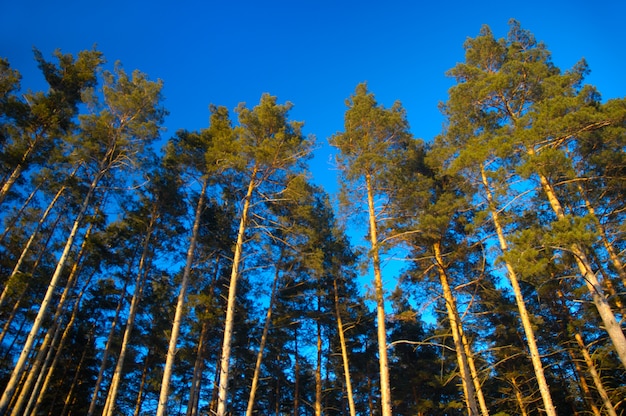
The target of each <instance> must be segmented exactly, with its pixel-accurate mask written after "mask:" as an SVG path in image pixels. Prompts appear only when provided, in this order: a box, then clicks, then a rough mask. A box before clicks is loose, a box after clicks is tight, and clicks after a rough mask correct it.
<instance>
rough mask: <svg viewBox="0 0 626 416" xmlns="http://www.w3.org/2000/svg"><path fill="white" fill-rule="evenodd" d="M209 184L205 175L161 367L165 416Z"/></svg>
mask: <svg viewBox="0 0 626 416" xmlns="http://www.w3.org/2000/svg"><path fill="white" fill-rule="evenodd" d="M208 184H209V178H208V177H205V178H204V180H203V181H202V190H201V191H200V196H199V197H198V204H197V206H196V212H195V216H194V221H193V229H192V232H191V241H190V242H189V249H188V250H187V262H186V263H185V269H184V271H183V278H182V281H181V282H180V292H179V293H178V301H177V303H176V313H175V315H174V322H173V324H172V333H171V335H170V342H169V346H168V349H167V359H166V361H165V368H164V369H163V381H162V382H161V392H160V394H159V404H158V406H157V413H156V414H157V416H165V414H166V411H167V399H168V396H169V388H170V380H171V378H172V369H173V366H174V358H175V356H176V344H177V341H178V334H179V332H180V326H181V323H182V320H183V311H184V306H185V296H186V292H187V286H188V284H189V276H190V274H191V266H192V265H193V258H194V252H195V251H196V242H197V239H198V230H199V228H200V218H201V216H202V215H201V214H202V209H203V207H204V198H205V195H206V190H207V187H208Z"/></svg>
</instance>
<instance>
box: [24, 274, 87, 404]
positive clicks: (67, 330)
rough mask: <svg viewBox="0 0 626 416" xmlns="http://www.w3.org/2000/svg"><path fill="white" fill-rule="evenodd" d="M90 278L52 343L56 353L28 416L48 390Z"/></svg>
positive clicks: (40, 402)
mask: <svg viewBox="0 0 626 416" xmlns="http://www.w3.org/2000/svg"><path fill="white" fill-rule="evenodd" d="M92 278H93V274H92V275H90V276H89V278H88V279H87V280H86V282H85V283H84V284H83V288H82V290H81V291H80V292H79V293H78V295H77V296H76V299H75V301H74V307H73V308H72V314H71V316H70V319H69V321H68V322H67V324H66V325H65V329H64V330H63V334H62V335H61V339H60V340H59V343H58V345H56V346H54V344H53V347H56V353H55V354H54V359H53V360H52V363H51V364H50V366H49V367H48V370H47V373H46V378H45V380H44V382H43V385H42V386H41V389H40V390H39V395H38V397H37V401H36V402H35V406H34V407H33V409H32V411H31V414H30V416H35V415H37V413H38V409H39V408H40V407H41V404H42V403H43V399H44V396H45V393H46V392H47V391H48V386H49V385H50V382H51V381H52V376H53V375H54V371H55V369H56V366H57V363H58V361H59V359H60V357H61V353H62V351H63V348H64V346H65V342H66V341H67V339H68V337H69V334H70V331H71V329H72V327H73V326H74V323H75V322H76V316H77V314H78V311H79V308H80V301H81V299H82V297H83V296H84V294H85V292H86V290H87V288H88V287H89V284H90V282H91V279H92Z"/></svg>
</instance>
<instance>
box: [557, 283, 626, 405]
mask: <svg viewBox="0 0 626 416" xmlns="http://www.w3.org/2000/svg"><path fill="white" fill-rule="evenodd" d="M557 295H558V297H559V299H561V307H562V308H563V313H564V314H565V316H566V317H567V322H568V324H569V325H568V326H569V327H571V328H573V332H574V339H575V340H576V343H577V344H578V348H579V349H580V352H581V354H582V356H583V359H584V361H585V365H586V366H587V371H589V374H590V375H591V379H592V380H593V384H594V386H595V388H596V391H597V392H598V394H599V395H600V398H601V399H602V403H603V404H604V407H605V409H606V412H607V414H608V415H609V416H617V413H616V412H615V406H613V403H612V402H611V399H610V398H609V395H608V393H607V391H606V389H605V388H604V384H603V383H602V378H601V377H600V374H599V373H598V370H597V369H596V365H595V363H594V362H593V358H591V354H590V353H589V348H587V344H586V343H585V341H584V340H583V337H582V334H581V332H580V330H579V329H578V327H577V326H576V325H575V324H574V322H573V321H574V320H573V318H572V316H571V315H570V313H569V310H568V308H567V305H566V304H565V294H564V293H563V292H562V291H561V290H560V289H559V290H557ZM574 361H575V360H574ZM579 373H580V381H581V384H583V383H585V384H586V382H585V379H584V376H583V374H582V372H580V371H579ZM583 387H584V386H583ZM587 390H588V388H587ZM588 396H591V395H590V394H588ZM590 400H592V399H591V398H590ZM592 406H593V401H592ZM593 407H595V406H593ZM594 413H595V410H594Z"/></svg>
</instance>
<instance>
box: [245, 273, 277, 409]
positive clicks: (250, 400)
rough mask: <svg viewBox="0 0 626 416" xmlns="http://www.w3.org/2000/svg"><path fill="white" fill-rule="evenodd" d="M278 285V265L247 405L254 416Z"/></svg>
mask: <svg viewBox="0 0 626 416" xmlns="http://www.w3.org/2000/svg"><path fill="white" fill-rule="evenodd" d="M277 286H278V267H277V268H276V273H275V275H274V282H273V283H272V292H271V295H270V304H269V306H268V307H267V313H266V314H265V323H264V324H263V333H262V335H261V343H260V344H259V351H258V353H257V356H256V363H255V365H254V374H253V376H252V385H251V386H250V397H249V398H248V405H247V407H246V416H252V412H253V410H254V398H255V396H256V390H257V386H258V384H259V374H260V373H261V362H262V361H263V351H264V349H265V343H266V342H267V334H268V332H269V329H270V325H271V323H272V309H273V308H274V302H275V300H276V288H277Z"/></svg>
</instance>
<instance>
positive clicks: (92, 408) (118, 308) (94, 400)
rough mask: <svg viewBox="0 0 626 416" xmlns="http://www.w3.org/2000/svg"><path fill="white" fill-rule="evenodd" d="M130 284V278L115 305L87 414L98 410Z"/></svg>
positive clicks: (89, 414)
mask: <svg viewBox="0 0 626 416" xmlns="http://www.w3.org/2000/svg"><path fill="white" fill-rule="evenodd" d="M127 285H128V279H127V280H125V281H124V287H123V288H122V293H121V295H120V298H119V300H118V302H117V305H116V306H115V314H114V315H113V322H111V328H109V335H108V337H107V342H106V344H105V346H104V352H103V353H102V360H101V361H100V369H99V370H98V378H97V379H96V385H95V387H94V390H93V393H92V395H91V402H90V403H89V410H88V411H87V416H91V415H93V413H94V412H95V410H96V405H97V403H98V393H100V388H101V387H102V381H103V379H104V371H105V370H106V366H107V360H108V358H109V354H110V353H111V348H112V344H113V337H114V336H115V330H116V329H117V324H118V322H119V319H120V313H121V312H122V306H123V305H124V299H125V298H126V296H125V295H126V287H127Z"/></svg>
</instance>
